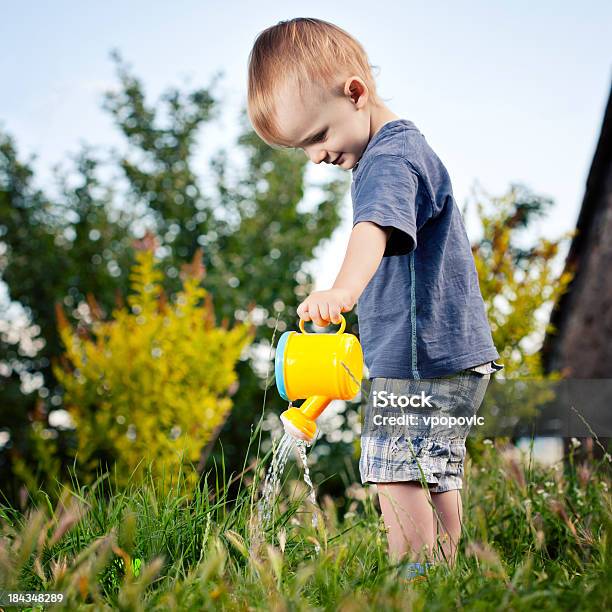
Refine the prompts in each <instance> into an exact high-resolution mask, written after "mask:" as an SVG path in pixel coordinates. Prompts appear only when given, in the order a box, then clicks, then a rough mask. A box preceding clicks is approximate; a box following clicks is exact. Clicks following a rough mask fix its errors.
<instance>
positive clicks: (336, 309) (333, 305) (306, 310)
mask: <svg viewBox="0 0 612 612" xmlns="http://www.w3.org/2000/svg"><path fill="white" fill-rule="evenodd" d="M354 305H355V300H354V299H353V296H352V295H351V293H350V292H349V291H348V290H346V289H340V288H337V289H328V290H326V291H313V292H312V293H311V294H310V295H309V296H308V297H307V298H306V299H305V300H304V301H303V302H302V303H301V304H300V305H299V306H298V308H297V313H298V315H299V317H300V319H304V321H314V322H315V323H316V324H317V325H319V326H320V327H326V326H327V325H329V324H330V322H331V323H340V313H341V312H347V311H348V310H351V309H352V308H353V306H354Z"/></svg>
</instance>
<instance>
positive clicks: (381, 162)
mask: <svg viewBox="0 0 612 612" xmlns="http://www.w3.org/2000/svg"><path fill="white" fill-rule="evenodd" d="M417 181H418V175H417V174H416V173H415V172H414V170H412V168H411V167H410V165H409V164H408V163H407V162H406V160H405V159H403V158H401V157H398V156H396V155H386V154H381V155H377V156H375V157H374V158H373V159H372V160H369V161H368V165H367V166H366V167H365V168H363V170H362V175H361V177H360V179H359V182H358V183H357V185H356V186H355V190H354V193H353V227H354V226H355V225H356V224H357V223H360V222H361V221H371V222H373V223H376V224H377V225H380V226H381V227H391V228H393V229H392V231H391V234H390V236H389V239H388V240H387V245H386V247H385V252H384V253H383V257H386V256H389V255H404V254H406V253H410V251H412V250H414V249H415V248H416V244H417V237H416V197H417V186H418V183H417Z"/></svg>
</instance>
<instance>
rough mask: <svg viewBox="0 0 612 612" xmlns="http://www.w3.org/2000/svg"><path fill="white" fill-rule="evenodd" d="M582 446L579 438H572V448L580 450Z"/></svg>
mask: <svg viewBox="0 0 612 612" xmlns="http://www.w3.org/2000/svg"><path fill="white" fill-rule="evenodd" d="M579 446H581V442H580V440H579V439H578V438H572V448H578V447H579Z"/></svg>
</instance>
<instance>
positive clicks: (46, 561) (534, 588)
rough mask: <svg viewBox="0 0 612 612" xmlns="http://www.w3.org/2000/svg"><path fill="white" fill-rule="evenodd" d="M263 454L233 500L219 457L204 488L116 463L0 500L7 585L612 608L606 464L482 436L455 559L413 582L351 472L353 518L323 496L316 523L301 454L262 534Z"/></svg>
mask: <svg viewBox="0 0 612 612" xmlns="http://www.w3.org/2000/svg"><path fill="white" fill-rule="evenodd" d="M265 459H266V458H263V459H262V460H261V461H259V462H258V463H257V465H254V466H252V467H251V469H249V470H247V471H246V472H245V474H244V475H243V476H240V477H234V478H235V479H236V480H235V482H234V486H235V487H236V486H237V485H239V486H238V494H237V495H234V498H233V499H228V495H227V490H228V487H227V484H228V480H229V477H227V478H226V477H224V475H223V470H222V468H221V467H220V468H219V469H218V470H216V471H215V473H209V475H208V477H207V478H205V479H204V480H203V481H202V483H201V484H202V486H201V487H200V488H199V489H198V490H197V491H195V492H189V491H188V490H187V489H186V487H185V484H184V483H183V482H182V481H181V480H180V479H179V480H175V481H174V482H173V481H172V479H168V480H167V481H166V482H153V480H152V479H149V480H148V481H145V482H144V483H139V484H138V485H134V486H131V487H129V488H128V489H124V490H117V489H115V488H114V487H113V485H112V482H113V478H112V475H110V476H109V475H107V476H105V477H103V478H101V479H100V480H99V481H98V482H97V483H96V484H95V485H94V486H92V487H82V486H78V485H77V484H76V483H75V484H74V486H73V487H71V488H70V489H65V490H64V492H63V494H62V496H61V501H60V502H59V503H58V504H55V505H54V504H52V503H51V502H50V501H49V499H48V497H47V496H46V495H45V494H44V493H42V492H41V493H39V494H38V496H37V497H36V503H35V504H34V505H35V510H33V511H30V512H28V513H26V515H24V514H22V513H20V512H18V511H15V510H13V509H9V508H6V507H4V508H0V520H1V524H2V534H1V536H0V584H1V585H2V587H3V588H5V589H19V590H36V591H58V592H61V593H63V594H64V602H63V604H62V605H63V607H64V608H65V609H70V610H80V609H83V610H84V609H87V610H98V609H111V608H113V609H114V608H118V609H123V610H145V609H146V610H168V609H185V610H187V609H188V610H196V609H228V610H233V609H239V610H313V609H321V610H364V609H366V610H368V609H371V610H411V609H415V610H424V609H427V610H428V611H430V610H448V609H468V610H492V609H506V610H520V609H526V608H529V609H539V610H570V609H575V610H578V609H580V610H585V609H587V610H588V609H597V610H606V609H612V598H611V596H610V592H611V587H610V585H612V543H611V541H610V534H609V531H610V530H609V527H610V522H611V517H612V506H611V500H610V495H609V487H610V478H609V471H607V472H606V470H607V468H608V467H609V464H608V463H607V462H606V463H603V464H598V463H593V464H591V465H590V466H589V467H585V466H580V465H575V464H574V462H573V461H570V462H569V463H568V464H567V465H566V466H565V467H564V466H562V465H557V466H553V467H542V466H537V465H530V464H529V463H525V464H522V463H519V462H518V461H516V459H513V458H511V456H510V455H507V454H506V453H504V452H503V451H502V450H501V449H499V448H496V447H495V446H486V447H485V450H484V452H483V454H482V455H481V456H480V458H479V460H478V464H476V463H475V462H472V461H470V460H469V459H468V460H466V478H465V487H464V490H463V495H464V523H465V524H464V536H463V539H462V543H461V547H460V551H459V556H458V561H457V564H456V566H455V567H454V569H453V570H452V571H449V570H448V568H446V567H444V566H437V567H436V568H434V569H433V570H432V571H431V572H430V574H429V575H428V576H427V577H426V578H425V579H422V580H420V581H418V582H415V583H412V584H406V583H405V582H401V581H399V580H398V579H397V578H396V576H395V574H396V571H397V569H398V568H397V567H393V566H391V565H390V564H389V562H388V560H387V550H386V536H385V533H384V527H383V523H382V518H381V517H380V513H379V511H378V507H377V501H376V496H375V492H374V490H373V489H372V488H370V487H368V488H363V487H361V486H360V485H358V484H352V485H351V486H350V487H349V488H348V489H347V490H346V497H347V498H348V499H350V500H351V501H350V502H349V504H348V508H347V507H346V506H345V507H344V508H345V509H346V510H347V511H346V512H344V513H343V516H340V513H339V512H338V509H337V507H336V504H335V503H334V501H333V500H332V499H331V498H330V497H325V496H324V498H323V499H322V500H319V502H320V507H321V514H320V516H319V521H318V527H317V528H313V527H312V511H313V507H312V506H311V505H310V503H309V502H308V500H307V499H306V496H307V490H306V487H305V486H304V484H303V482H302V481H301V472H299V471H298V470H297V468H296V462H295V460H294V459H291V460H290V468H288V470H287V472H286V478H285V479H284V482H283V488H282V494H281V495H280V497H279V502H278V504H277V505H276V506H275V508H274V513H273V523H272V524H271V525H270V526H269V527H268V528H267V530H266V531H265V532H264V533H262V532H261V530H260V529H258V521H257V495H258V492H259V490H260V489H261V478H262V476H263V473H264V468H265V467H266V466H267V464H268V463H269V457H268V458H267V459H268V460H267V461H264V460H265ZM606 473H607V475H606ZM234 490H235V488H234ZM319 548H320V552H317V550H318V549H319ZM60 607H61V606H60ZM35 609H37V608H35Z"/></svg>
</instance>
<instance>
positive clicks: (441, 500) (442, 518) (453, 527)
mask: <svg viewBox="0 0 612 612" xmlns="http://www.w3.org/2000/svg"><path fill="white" fill-rule="evenodd" d="M431 500H432V502H433V504H434V506H435V507H436V512H437V515H438V516H437V517H435V518H434V520H435V522H436V523H437V525H438V539H439V542H440V547H441V548H442V551H443V553H444V555H443V556H442V555H440V557H441V558H440V561H444V559H446V561H447V562H448V564H449V565H451V566H452V565H454V564H455V558H456V556H457V546H458V544H459V538H460V537H461V520H462V518H463V504H462V502H461V492H460V491H459V490H457V489H455V490H452V491H444V492H443V493H432V494H431Z"/></svg>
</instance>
